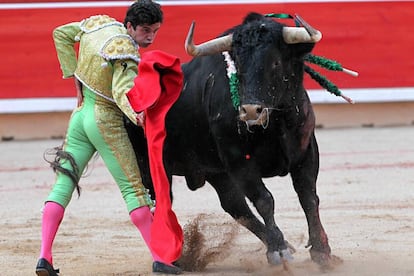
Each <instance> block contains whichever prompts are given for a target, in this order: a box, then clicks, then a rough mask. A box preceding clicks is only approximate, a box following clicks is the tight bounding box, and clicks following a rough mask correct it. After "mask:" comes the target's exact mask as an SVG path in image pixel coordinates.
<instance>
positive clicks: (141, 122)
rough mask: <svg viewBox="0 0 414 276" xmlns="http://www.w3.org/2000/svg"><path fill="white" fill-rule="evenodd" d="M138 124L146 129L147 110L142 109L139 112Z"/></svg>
mask: <svg viewBox="0 0 414 276" xmlns="http://www.w3.org/2000/svg"><path fill="white" fill-rule="evenodd" d="M137 125H139V126H140V127H142V128H143V129H145V112H144V111H141V112H139V113H138V114H137Z"/></svg>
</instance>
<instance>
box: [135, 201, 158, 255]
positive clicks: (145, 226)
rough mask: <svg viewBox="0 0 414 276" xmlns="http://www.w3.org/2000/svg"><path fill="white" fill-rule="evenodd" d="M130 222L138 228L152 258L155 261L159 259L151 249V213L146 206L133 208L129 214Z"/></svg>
mask: <svg viewBox="0 0 414 276" xmlns="http://www.w3.org/2000/svg"><path fill="white" fill-rule="evenodd" d="M129 216H130V218H131V221H132V223H133V224H134V225H135V226H136V227H137V228H138V230H139V231H140V232H141V236H142V238H143V239H144V241H145V243H146V244H147V247H148V249H149V250H150V252H151V255H152V258H153V259H154V260H155V261H160V257H158V255H156V254H155V253H154V252H152V250H151V246H150V242H151V224H152V214H151V211H150V209H149V207H148V206H144V207H140V208H137V209H135V210H133V211H132V212H131V213H130V214H129Z"/></svg>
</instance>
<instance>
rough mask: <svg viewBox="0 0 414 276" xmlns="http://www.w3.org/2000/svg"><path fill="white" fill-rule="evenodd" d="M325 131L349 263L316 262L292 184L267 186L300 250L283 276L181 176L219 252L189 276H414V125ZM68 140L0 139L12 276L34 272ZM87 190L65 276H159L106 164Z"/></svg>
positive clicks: (181, 209) (326, 206)
mask: <svg viewBox="0 0 414 276" xmlns="http://www.w3.org/2000/svg"><path fill="white" fill-rule="evenodd" d="M316 135H317V138H318V140H319V147H320V152H321V169H320V174H319V184H318V193H319V196H320V200H321V204H320V214H321V219H322V222H323V224H324V227H325V230H326V231H327V233H328V236H329V240H330V245H331V247H332V253H333V254H334V255H336V256H338V257H340V258H341V259H342V260H343V263H342V264H341V265H338V266H337V267H336V268H335V269H334V270H333V271H330V272H327V273H322V272H320V271H319V269H318V268H317V266H316V265H314V264H313V263H311V261H310V257H309V253H308V250H307V249H306V248H305V245H306V242H307V239H308V235H307V226H306V222H305V218H304V214H303V211H302V210H301V208H300V206H299V202H298V200H297V197H296V194H295V192H294V191H293V188H292V185H291V183H290V179H289V178H272V179H266V180H265V182H266V183H267V184H268V185H267V187H268V188H269V189H270V190H271V191H272V193H273V195H274V197H275V200H276V207H277V208H276V213H275V217H276V222H277V223H278V225H279V227H280V228H281V229H282V231H283V232H284V234H285V237H286V239H287V240H288V241H289V242H290V243H291V244H292V245H294V246H295V248H296V250H297V252H296V253H295V254H294V257H295V260H294V261H293V262H292V263H291V264H290V271H283V269H282V268H281V267H270V266H269V265H268V264H267V262H266V257H265V248H264V246H263V245H262V244H261V243H260V241H259V240H258V239H257V238H256V237H255V236H253V234H251V233H250V232H248V231H247V230H245V229H244V228H241V227H239V226H235V224H234V223H233V220H232V219H231V218H230V216H228V215H227V214H225V213H224V211H222V209H221V207H220V205H219V202H218V199H217V196H216V194H215V192H214V191H213V190H212V188H210V186H209V185H208V184H207V185H205V186H204V187H203V188H201V189H199V190H197V191H195V192H191V191H189V190H188V189H187V188H186V185H185V182H184V181H183V179H182V178H181V177H176V178H175V179H174V182H175V185H174V187H173V189H174V194H175V201H174V210H175V211H176V213H177V216H178V218H179V220H180V222H181V224H182V225H185V224H187V223H189V222H191V221H193V220H194V219H196V218H197V217H198V218H199V219H200V225H201V226H200V227H202V229H203V234H204V235H205V238H206V241H207V248H206V249H204V251H205V253H206V254H212V255H213V256H215V258H213V260H212V261H211V262H210V263H209V264H208V265H207V267H206V268H205V269H204V270H203V271H201V272H185V275H211V276H213V275H214V276H215V275H283V276H284V275H298V276H299V275H333V276H349V275H358V276H365V275H366V276H371V275H375V276H382V275H384V276H385V275H386V276H388V275H398V276H403V275H414V127H392V128H355V129H318V130H317V133H316ZM60 143H61V141H60V140H42V141H10V142H0V152H1V154H0V195H1V201H0V207H1V208H0V217H1V224H0V233H1V235H0V263H1V264H2V265H1V270H0V271H1V272H0V274H1V275H2V276H16V275H24V276H27V275H34V268H35V265H36V261H37V258H38V254H39V247H40V219H41V212H40V209H41V207H42V204H43V200H44V198H45V197H46V195H47V193H48V192H49V190H50V188H51V185H52V183H53V180H54V174H53V172H52V171H51V169H50V168H49V167H48V164H47V163H46V162H44V160H43V152H44V151H45V150H46V149H47V148H51V147H54V146H57V145H59V144H60ZM80 184H81V186H82V188H83V190H82V195H81V197H80V198H79V199H78V198H77V196H76V194H75V195H74V198H73V200H72V202H71V204H70V205H69V207H68V209H67V212H66V216H65V218H64V220H63V222H62V225H61V228H60V230H59V232H58V235H57V238H56V242H55V246H54V264H55V267H58V268H60V270H61V275H63V276H70V275H99V276H101V275H102V276H104V275H151V274H152V273H151V259H150V255H149V253H148V251H147V248H146V247H145V245H144V243H143V241H142V239H141V238H140V236H139V235H138V232H137V231H136V230H135V227H134V226H133V225H132V224H131V223H130V221H129V217H128V215H127V212H126V209H125V206H124V204H123V201H122V199H121V196H120V193H119V191H118V188H117V186H116V184H115V183H114V182H113V180H112V178H111V176H110V175H109V173H108V172H107V170H106V168H105V167H104V166H103V164H102V161H101V160H100V159H97V160H95V161H94V162H93V163H91V164H90V166H89V170H88V172H87V176H86V177H85V178H83V179H82V180H81V183H80ZM216 246H219V248H218V249H217V247H216Z"/></svg>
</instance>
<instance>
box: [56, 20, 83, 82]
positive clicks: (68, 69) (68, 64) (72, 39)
mask: <svg viewBox="0 0 414 276" xmlns="http://www.w3.org/2000/svg"><path fill="white" fill-rule="evenodd" d="M80 31H81V29H80V23H79V22H73V23H69V24H65V25H62V26H59V27H57V28H56V29H54V30H53V40H54V42H55V48H56V53H57V56H58V59H59V63H60V68H61V70H62V73H63V78H70V77H73V75H74V73H75V70H76V65H77V59H76V51H75V48H74V45H75V43H76V42H77V39H76V36H77V35H78V34H79V33H80Z"/></svg>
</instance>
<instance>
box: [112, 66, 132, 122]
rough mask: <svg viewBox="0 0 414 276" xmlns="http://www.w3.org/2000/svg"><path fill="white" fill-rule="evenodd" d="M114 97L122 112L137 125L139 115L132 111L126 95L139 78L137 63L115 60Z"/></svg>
mask: <svg viewBox="0 0 414 276" xmlns="http://www.w3.org/2000/svg"><path fill="white" fill-rule="evenodd" d="M113 70H114V74H113V78H112V96H113V98H114V100H115V102H116V104H117V105H118V107H119V108H120V109H121V110H122V112H123V113H124V114H125V115H126V116H127V117H128V118H129V119H130V120H131V121H132V122H133V123H134V124H137V113H136V112H135V111H134V110H133V109H132V107H131V105H130V103H129V101H128V98H127V96H126V93H127V92H128V91H129V90H130V89H131V88H132V86H133V85H134V79H135V77H136V76H137V70H138V68H137V63H136V62H135V61H134V60H131V59H125V60H115V62H114V64H113Z"/></svg>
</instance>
